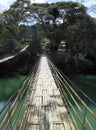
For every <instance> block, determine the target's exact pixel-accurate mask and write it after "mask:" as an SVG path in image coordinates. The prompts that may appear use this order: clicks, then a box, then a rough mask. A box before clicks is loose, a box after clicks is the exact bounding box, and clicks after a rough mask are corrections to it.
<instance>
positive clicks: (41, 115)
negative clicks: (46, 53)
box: [19, 57, 75, 130]
mask: <svg viewBox="0 0 96 130" xmlns="http://www.w3.org/2000/svg"><path fill="white" fill-rule="evenodd" d="M35 80H36V82H35V83H34V87H33V88H32V89H31V94H30V96H29V102H28V104H27V106H26V113H27V115H28V118H27V121H26V122H27V123H26V127H24V128H25V129H26V130H75V128H74V125H73V124H72V121H71V119H70V117H69V114H68V112H67V110H66V108H65V106H64V103H63V101H62V98H61V95H60V92H59V90H58V88H57V87H56V84H55V81H54V78H53V76H52V73H51V70H50V68H49V65H48V62H47V58H46V57H42V59H41V62H40V64H39V68H38V71H37V76H36V79H35ZM65 105H66V104H65ZM25 115H26V114H25ZM23 123H24V119H23V121H22V123H21V124H23ZM22 126H23V125H21V127H19V129H20V130H23V129H24V128H23V127H22Z"/></svg>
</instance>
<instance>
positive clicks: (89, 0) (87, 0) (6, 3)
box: [0, 0, 96, 17]
mask: <svg viewBox="0 0 96 130" xmlns="http://www.w3.org/2000/svg"><path fill="white" fill-rule="evenodd" d="M15 1H16V0H0V10H5V9H8V8H9V7H10V5H11V4H12V3H13V2H15ZM58 1H66V2H67V1H71V0H31V2H33V3H35V2H36V3H46V2H50V3H51V2H58ZM72 1H79V2H80V1H84V2H83V4H84V5H85V6H86V7H88V8H90V7H91V6H92V5H96V0H72ZM88 13H89V14H90V15H91V16H92V17H96V15H95V13H93V12H92V11H90V10H88Z"/></svg>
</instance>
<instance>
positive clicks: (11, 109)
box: [0, 59, 40, 130]
mask: <svg viewBox="0 0 96 130" xmlns="http://www.w3.org/2000/svg"><path fill="white" fill-rule="evenodd" d="M39 61H40V59H39V60H38V61H37V63H36V64H35V66H34V67H33V69H32V71H31V72H30V73H29V74H28V76H27V77H26V80H24V81H23V82H22V87H21V88H19V89H17V90H16V91H15V92H14V94H13V95H12V96H11V97H10V99H9V100H8V101H7V102H6V104H5V105H4V107H3V108H2V110H1V111H0V116H1V115H2V114H4V112H5V110H6V109H7V108H8V109H7V112H6V114H5V116H4V118H3V119H2V122H1V124H0V130H2V128H3V127H4V130H7V129H8V127H9V126H10V129H11V130H13V126H14V124H15V123H16V118H15V119H14V121H13V119H12V116H13V115H15V112H16V111H17V109H18V110H19V111H21V110H22V109H23V108H24V107H25V106H23V108H22V105H24V104H23V103H21V104H22V105H21V108H22V109H20V104H19V101H20V100H21V101H23V99H24V97H25V95H26V93H27V92H28V88H30V84H31V82H33V78H34V77H35V74H36V72H37V71H36V70H37V67H38V64H39ZM11 101H13V102H12V103H11ZM25 101H26V98H25V99H24V102H25ZM10 114H11V116H10V117H9V115H10ZM18 114H19V113H18ZM20 114H21V113H20ZM10 120H11V121H12V123H10ZM6 121H7V122H6ZM5 122H6V126H5V125H4V124H5ZM17 124H18V123H17ZM11 127H12V128H11Z"/></svg>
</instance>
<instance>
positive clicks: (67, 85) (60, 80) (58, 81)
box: [48, 59, 96, 130]
mask: <svg viewBox="0 0 96 130" xmlns="http://www.w3.org/2000/svg"><path fill="white" fill-rule="evenodd" d="M48 62H49V66H50V69H51V71H52V72H53V77H54V79H55V82H56V84H57V85H58V87H60V84H62V85H61V87H60V92H61V94H62V93H63V94H62V95H63V96H64V95H65V97H64V98H65V99H66V100H67V103H68V104H69V106H70V107H71V108H72V110H73V111H74V113H75V114H76V116H77V118H78V120H79V122H80V124H81V125H82V129H83V128H84V127H85V126H84V125H83V124H84V123H85V120H86V122H87V124H88V126H89V128H90V129H91V130H93V128H92V125H91V124H90V121H89V120H88V119H87V117H86V113H87V111H88V112H89V113H90V114H91V116H92V117H93V118H94V119H95V120H96V114H95V113H94V112H93V111H92V110H91V109H90V108H89V107H88V106H87V104H86V103H85V102H84V101H83V100H82V99H81V98H80V97H79V95H78V94H77V93H76V92H75V90H74V89H73V88H72V86H73V85H72V82H71V83H70V81H69V80H68V78H66V77H67V76H66V77H65V75H63V74H61V73H60V71H59V69H58V68H57V67H56V66H55V65H54V64H53V63H52V62H51V61H50V60H49V59H48ZM54 75H55V76H54ZM63 84H65V85H63ZM70 84H71V85H72V86H71V85H70ZM62 86H64V87H65V89H66V90H67V92H68V94H69V95H70V97H71V99H72V100H73V102H74V103H75V104H76V106H77V108H78V110H79V111H80V112H81V114H82V116H84V120H83V122H82V120H81V119H80V117H79V116H78V113H77V112H76V110H75V109H74V107H73V105H72V103H71V102H70V101H69V99H68V98H67V96H66V93H65V90H64V88H62ZM73 87H74V86H73ZM76 88H77V87H76ZM78 90H79V89H78ZM80 92H82V91H80ZM72 93H73V94H74V95H75V96H76V97H77V98H78V100H79V101H80V102H81V103H82V104H83V106H84V107H85V108H86V110H85V112H83V111H82V110H81V108H80V106H79V104H78V103H77V101H76V99H75V98H74V97H73V95H72ZM82 94H83V95H84V97H86V98H87V99H88V101H90V102H91V103H92V104H93V106H95V103H94V102H93V101H92V100H91V99H90V98H89V97H88V96H87V95H86V94H84V93H82ZM70 113H71V114H72V112H71V111H70ZM71 117H72V116H71ZM72 118H73V117H72ZM73 120H74V118H73ZM73 123H75V121H73ZM75 126H76V123H75ZM77 129H78V128H77Z"/></svg>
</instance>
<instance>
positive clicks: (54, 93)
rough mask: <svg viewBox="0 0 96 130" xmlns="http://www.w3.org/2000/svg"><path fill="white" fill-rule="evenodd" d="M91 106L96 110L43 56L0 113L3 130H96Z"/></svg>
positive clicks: (89, 100)
mask: <svg viewBox="0 0 96 130" xmlns="http://www.w3.org/2000/svg"><path fill="white" fill-rule="evenodd" d="M89 105H90V106H93V107H94V108H96V104H95V103H94V102H93V101H92V100H91V99H90V98H89V97H88V96H87V95H86V94H85V93H84V92H83V91H82V90H81V89H78V88H77V87H76V86H74V85H73V83H72V82H71V81H70V80H69V79H68V78H67V77H66V76H65V75H63V74H62V72H61V71H60V70H59V69H58V68H57V67H56V66H54V64H53V63H52V62H51V61H50V60H49V59H48V58H47V57H46V56H44V55H43V56H42V57H41V58H40V60H39V61H38V62H37V63H36V65H35V66H34V68H33V70H32V71H31V72H30V74H29V75H28V77H27V78H26V80H25V81H24V82H23V83H22V86H21V88H20V89H18V90H16V92H15V93H14V94H13V95H12V96H11V97H10V99H9V100H8V102H7V103H6V104H5V106H4V107H3V109H2V110H1V111H0V130H95V129H96V111H93V110H92V109H91V107H89ZM81 106H83V109H82V108H81Z"/></svg>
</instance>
